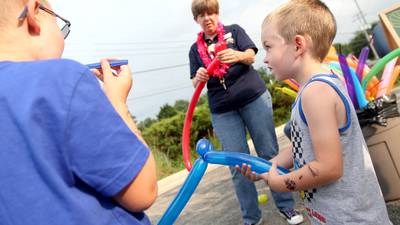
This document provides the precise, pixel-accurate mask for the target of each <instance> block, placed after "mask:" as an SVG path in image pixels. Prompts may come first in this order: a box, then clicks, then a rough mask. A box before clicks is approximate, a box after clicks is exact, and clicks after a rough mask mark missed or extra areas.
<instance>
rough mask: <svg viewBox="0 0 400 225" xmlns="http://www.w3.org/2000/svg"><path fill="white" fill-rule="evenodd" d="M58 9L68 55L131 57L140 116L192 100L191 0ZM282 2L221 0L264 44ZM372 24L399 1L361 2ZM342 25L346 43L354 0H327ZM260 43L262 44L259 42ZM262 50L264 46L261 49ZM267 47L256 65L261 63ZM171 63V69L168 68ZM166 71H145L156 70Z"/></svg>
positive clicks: (87, 59)
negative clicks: (270, 16) (270, 17)
mask: <svg viewBox="0 0 400 225" xmlns="http://www.w3.org/2000/svg"><path fill="white" fill-rule="evenodd" d="M50 2H51V3H52V6H53V8H54V10H55V11H56V12H57V13H58V14H60V15H62V16H63V17H65V18H67V19H69V20H70V21H71V22H72V27H71V33H70V36H69V37H68V39H67V40H66V48H65V51H64V57H65V58H72V59H75V60H77V61H80V62H82V63H92V62H96V61H98V60H99V59H100V58H103V57H117V58H120V59H128V60H129V62H130V66H131V68H132V70H133V76H134V87H133V88H132V90H131V93H130V95H129V98H128V106H129V109H130V111H131V112H132V114H133V115H135V116H136V117H137V118H138V119H139V120H143V119H145V118H146V117H154V116H155V115H156V113H157V112H158V110H159V108H160V106H161V105H163V104H165V103H170V104H172V103H174V102H175V100H177V99H187V100H189V99H190V98H191V96H192V93H193V88H192V87H191V81H190V80H189V66H188V50H189V48H190V45H191V44H192V43H193V42H194V41H195V38H196V33H197V32H199V30H200V28H199V26H198V25H197V24H196V23H195V22H194V20H193V17H192V14H191V11H190V5H191V1H190V0H164V1H163V0H147V1H138V0H115V1H106V0H86V1H78V0H68V1H65V0H53V1H51V0H50ZM284 2H285V1H282V0H276V1H272V0H220V19H221V21H222V22H223V23H224V24H232V23H237V24H240V25H241V26H242V27H243V28H244V29H245V30H246V31H247V33H248V34H249V36H250V37H251V38H252V39H253V41H254V42H255V43H256V44H257V45H258V46H260V30H261V29H260V27H261V23H262V20H263V18H264V17H265V16H266V15H267V13H268V12H270V11H271V10H272V9H274V8H276V7H277V6H279V5H280V4H282V3H284ZM358 2H359V4H360V6H361V9H362V10H363V11H364V13H365V16H366V18H367V21H368V22H373V21H376V20H378V13H379V11H381V10H382V9H385V8H387V7H389V6H391V5H393V4H395V3H397V2H398V0H385V1H381V0H358ZM325 3H326V4H327V5H328V6H329V7H330V9H331V11H332V12H333V14H334V15H335V17H336V19H337V23H338V35H337V37H336V39H335V42H347V41H348V40H349V39H350V38H352V37H353V34H354V32H356V31H357V30H359V29H360V24H359V22H357V21H356V20H355V15H356V14H357V13H358V11H357V8H356V5H355V3H354V1H353V0H328V1H325ZM260 47H261V46H260ZM260 50H261V49H260ZM262 57H263V51H262V50H261V51H260V52H259V53H258V54H257V60H256V63H255V67H256V68H258V67H260V66H263V65H262ZM168 67H172V68H168ZM159 68H165V69H162V70H156V71H150V72H144V71H147V70H152V69H159Z"/></svg>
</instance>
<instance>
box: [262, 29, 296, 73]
mask: <svg viewBox="0 0 400 225" xmlns="http://www.w3.org/2000/svg"><path fill="white" fill-rule="evenodd" d="M261 42H262V44H263V48H264V50H265V58H264V63H265V64H267V66H268V68H269V69H270V70H271V72H272V73H273V75H274V76H275V78H276V79H278V80H285V79H289V78H292V77H293V74H294V70H293V64H294V59H295V55H294V53H295V50H296V47H295V46H294V45H293V44H291V43H286V41H285V40H284V38H283V37H282V36H281V35H280V34H279V31H278V28H277V26H276V24H275V23H274V22H271V23H266V24H264V25H263V28H262V32H261Z"/></svg>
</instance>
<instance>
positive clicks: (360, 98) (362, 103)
mask: <svg viewBox="0 0 400 225" xmlns="http://www.w3.org/2000/svg"><path fill="white" fill-rule="evenodd" d="M350 74H351V78H352V81H353V87H354V92H355V94H356V98H357V103H358V106H359V107H360V109H364V108H365V107H366V106H367V105H368V101H367V99H366V98H365V95H364V90H363V89H362V87H361V83H360V81H359V80H358V78H357V74H356V73H355V72H354V70H350Z"/></svg>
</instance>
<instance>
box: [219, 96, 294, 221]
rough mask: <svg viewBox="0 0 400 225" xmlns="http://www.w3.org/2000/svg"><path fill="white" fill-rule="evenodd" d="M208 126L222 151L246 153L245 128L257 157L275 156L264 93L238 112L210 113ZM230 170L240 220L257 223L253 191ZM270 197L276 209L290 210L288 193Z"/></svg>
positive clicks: (268, 98)
mask: <svg viewBox="0 0 400 225" xmlns="http://www.w3.org/2000/svg"><path fill="white" fill-rule="evenodd" d="M212 124H213V127H214V130H215V132H216V134H217V138H218V139H219V141H220V142H221V144H222V149H223V150H224V151H231V152H243V153H247V154H249V153H250V151H249V146H248V145H247V140H246V128H247V130H248V131H249V133H250V136H251V139H252V140H253V143H254V146H255V150H256V152H257V155H258V156H259V157H261V158H264V159H266V160H269V159H271V158H272V157H274V156H275V155H276V154H277V153H278V143H277V139H276V134H275V126H274V122H273V114H272V102H271V95H270V94H269V92H268V91H266V92H265V93H264V94H262V95H261V96H260V97H258V98H257V99H256V100H254V101H252V102H250V103H248V104H247V105H245V106H243V107H242V108H239V109H238V110H235V111H229V112H226V113H213V114H212ZM230 171H231V174H232V181H233V184H234V186H235V191H236V196H237V198H238V200H239V203H240V208H241V211H242V217H243V221H244V222H245V223H246V222H247V223H250V224H252V223H257V222H258V221H259V220H260V219H261V211H260V209H259V208H258V200H257V190H256V187H255V185H254V183H253V182H251V181H249V180H247V179H246V178H245V177H244V176H243V175H242V174H241V173H238V172H237V171H236V170H235V169H234V167H230ZM272 197H273V199H274V201H275V205H276V206H277V208H278V209H292V208H293V207H294V200H293V197H292V194H291V193H277V192H272Z"/></svg>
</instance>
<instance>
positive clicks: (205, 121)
mask: <svg viewBox="0 0 400 225" xmlns="http://www.w3.org/2000/svg"><path fill="white" fill-rule="evenodd" d="M184 119H185V115H184V113H183V112H179V113H178V114H177V115H175V116H173V117H171V118H167V119H163V120H160V121H158V122H156V123H153V124H152V125H151V126H150V127H149V128H147V129H145V130H144V131H143V133H142V134H143V138H144V139H145V140H146V142H147V144H148V145H150V147H151V148H153V149H154V148H155V149H157V150H158V151H160V152H162V153H164V154H165V155H166V156H167V157H168V158H170V159H172V160H177V159H178V158H179V157H180V156H181V155H182V143H181V138H182V130H183V123H184ZM212 136H213V131H212V126H211V118H210V113H209V110H208V105H207V104H204V105H202V106H200V107H198V108H197V109H196V110H195V112H194V116H193V121H192V125H191V135H190V145H191V150H192V154H194V146H195V144H196V143H195V142H197V141H198V140H199V139H200V138H203V137H206V138H210V137H212Z"/></svg>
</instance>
